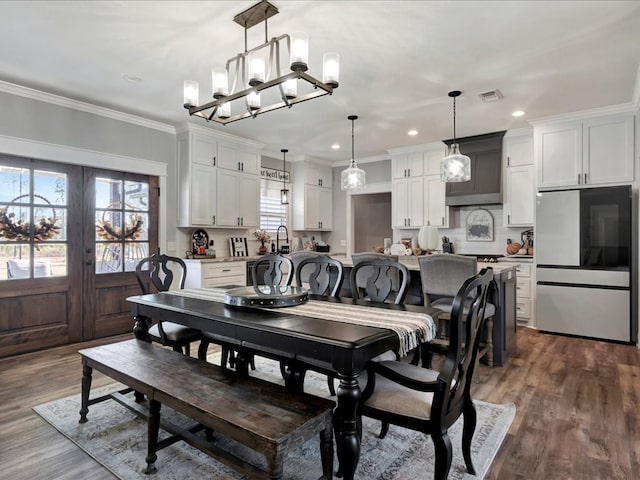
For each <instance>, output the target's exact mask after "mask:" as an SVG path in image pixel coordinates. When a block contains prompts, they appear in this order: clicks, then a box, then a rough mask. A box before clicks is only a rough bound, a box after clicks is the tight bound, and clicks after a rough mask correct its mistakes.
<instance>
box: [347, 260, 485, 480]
mask: <svg viewBox="0 0 640 480" xmlns="http://www.w3.org/2000/svg"><path fill="white" fill-rule="evenodd" d="M492 278H493V270H492V269H491V268H485V269H483V270H482V271H481V272H480V273H479V274H475V275H473V276H471V277H470V278H468V279H467V280H466V281H464V282H463V284H462V285H461V286H460V288H459V289H458V292H457V293H456V295H455V297H454V301H453V307H452V310H451V320H450V324H451V328H450V342H449V346H448V349H447V353H446V361H445V362H444V364H443V366H442V368H441V369H440V371H434V370H430V369H427V368H424V367H419V366H417V365H412V364H408V363H405V362H401V361H395V360H391V361H381V362H369V363H368V364H367V379H368V380H367V385H366V387H365V388H364V390H363V392H362V398H361V401H360V403H359V406H358V413H359V414H360V415H365V416H367V417H371V418H375V419H378V420H381V421H382V422H383V425H388V424H389V423H392V424H394V425H398V426H401V427H404V428H408V429H411V430H415V431H419V432H422V433H424V434H428V435H430V436H431V439H432V441H433V444H434V447H435V479H436V480H445V479H446V478H447V476H448V474H449V470H450V468H451V459H452V445H451V440H450V438H449V433H448V431H449V428H450V427H451V426H452V425H453V424H454V423H455V422H456V421H457V420H458V418H459V417H460V415H462V416H463V418H464V420H463V422H464V423H463V434H462V453H463V457H464V461H465V464H466V467H467V471H468V472H469V473H470V474H472V475H475V468H474V466H473V462H472V459H471V440H472V438H473V435H474V432H475V428H476V409H475V406H474V404H473V399H472V398H471V379H472V377H473V372H474V366H475V363H476V361H475V360H476V356H477V354H478V346H479V341H480V335H479V332H480V331H481V329H482V326H483V323H484V319H485V317H486V315H485V312H484V310H485V308H486V305H487V292H488V289H489V285H490V283H491V280H492ZM359 431H361V425H359ZM387 431H388V428H385V429H384V430H383V432H381V434H380V437H381V438H384V437H385V435H386V434H387Z"/></svg>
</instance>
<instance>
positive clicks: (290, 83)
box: [282, 78, 298, 100]
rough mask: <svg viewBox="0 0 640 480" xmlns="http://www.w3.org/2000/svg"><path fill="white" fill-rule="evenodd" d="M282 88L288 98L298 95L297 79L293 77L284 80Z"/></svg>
mask: <svg viewBox="0 0 640 480" xmlns="http://www.w3.org/2000/svg"><path fill="white" fill-rule="evenodd" d="M282 88H283V89H284V94H285V96H286V97H287V98H288V99H289V100H291V99H292V98H296V97H297V96H298V81H297V80H296V79H295V78H292V79H291V80H287V81H286V82H284V83H283V84H282Z"/></svg>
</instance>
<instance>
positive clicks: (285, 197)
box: [280, 148, 289, 205]
mask: <svg viewBox="0 0 640 480" xmlns="http://www.w3.org/2000/svg"><path fill="white" fill-rule="evenodd" d="M280 151H281V152H282V190H280V203H281V204H282V205H289V189H288V188H287V152H288V151H289V150H287V149H286V148H283V149H282V150H280Z"/></svg>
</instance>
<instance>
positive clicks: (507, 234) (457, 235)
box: [393, 205, 531, 255]
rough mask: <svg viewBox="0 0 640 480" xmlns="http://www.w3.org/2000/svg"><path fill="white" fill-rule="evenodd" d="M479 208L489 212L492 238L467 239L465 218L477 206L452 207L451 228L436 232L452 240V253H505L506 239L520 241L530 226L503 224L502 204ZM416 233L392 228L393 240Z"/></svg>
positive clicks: (415, 234)
mask: <svg viewBox="0 0 640 480" xmlns="http://www.w3.org/2000/svg"><path fill="white" fill-rule="evenodd" d="M480 208H482V209H484V210H486V211H487V212H489V214H490V215H491V218H492V219H493V240H480V239H478V240H469V239H467V229H466V224H467V218H468V216H469V214H470V213H472V212H474V211H476V210H477V209H478V207H476V206H469V207H460V208H452V209H451V217H450V218H449V224H450V225H451V226H452V228H439V229H438V233H439V236H440V237H443V236H446V237H448V238H449V240H450V241H451V242H453V252H454V253H471V254H488V255H490V254H492V255H500V254H502V255H506V248H507V239H508V238H510V239H512V240H513V241H517V242H520V236H521V234H522V232H524V231H525V230H528V229H529V228H531V227H505V226H503V216H502V205H482V207H480ZM482 213H484V212H482ZM417 235H418V230H394V232H393V241H394V242H398V241H400V239H401V238H411V237H413V236H417Z"/></svg>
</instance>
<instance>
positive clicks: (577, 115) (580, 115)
mask: <svg viewBox="0 0 640 480" xmlns="http://www.w3.org/2000/svg"><path fill="white" fill-rule="evenodd" d="M637 111H638V107H637V106H636V105H634V104H633V103H622V104H620V105H610V106H607V107H598V108H591V109H589V110H580V111H577V112H571V113H564V114H562V115H555V116H551V117H540V118H532V119H531V120H529V124H531V125H533V126H534V127H537V126H540V125H546V124H549V123H558V122H570V121H575V120H584V119H586V118H593V117H600V116H605V115H618V114H625V113H631V114H635V113H637Z"/></svg>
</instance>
